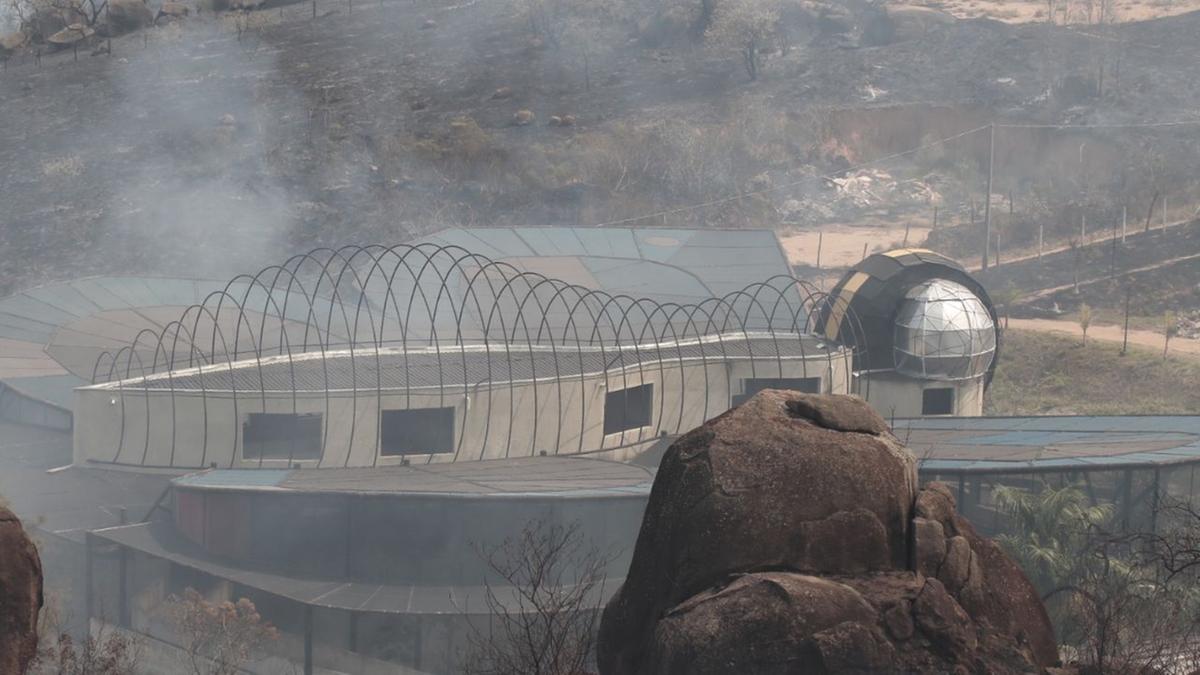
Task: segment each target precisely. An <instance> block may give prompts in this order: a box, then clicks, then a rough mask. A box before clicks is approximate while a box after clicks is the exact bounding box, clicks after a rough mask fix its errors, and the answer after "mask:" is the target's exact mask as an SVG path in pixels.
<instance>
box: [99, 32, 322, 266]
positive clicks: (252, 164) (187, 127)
mask: <svg viewBox="0 0 1200 675" xmlns="http://www.w3.org/2000/svg"><path fill="white" fill-rule="evenodd" d="M153 35H154V37H155V40H154V42H153V43H150V42H149V40H147V44H146V46H145V47H144V48H142V49H138V46H137V44H136V42H134V43H133V45H131V46H132V49H129V47H128V46H127V47H126V50H125V51H126V53H127V54H128V55H127V56H125V55H123V56H122V57H121V58H119V59H117V69H116V71H115V72H114V73H113V74H112V75H111V76H110V77H111V79H112V81H113V82H114V83H115V92H114V94H115V95H114V96H113V105H112V106H110V107H107V109H106V110H105V113H104V116H103V117H101V118H100V120H99V121H98V122H97V123H96V127H95V129H94V132H95V133H96V134H98V135H99V136H100V137H102V138H105V139H109V143H110V144H111V146H110V148H109V152H108V158H107V159H106V160H105V161H104V163H105V164H106V165H109V166H108V168H109V170H110V171H112V172H113V173H115V174H116V175H115V176H112V175H110V176H108V179H109V180H108V181H106V182H108V183H110V184H111V185H112V186H113V189H112V191H111V193H110V195H109V198H108V208H107V209H106V210H105V216H104V218H103V219H102V222H101V223H100V225H99V228H100V232H101V233H102V234H101V235H100V236H102V237H104V238H105V241H103V242H101V248H103V249H105V250H108V251H110V252H111V253H112V254H114V255H117V256H119V257H121V258H123V259H127V260H129V263H130V264H131V265H133V266H135V268H143V269H144V268H147V267H150V268H153V267H157V266H158V265H160V264H161V265H162V267H163V268H165V269H159V270H158V271H161V272H168V273H170V272H179V273H182V274H183V275H184V276H200V277H211V278H224V277H228V276H229V275H230V274H231V273H236V272H243V271H248V270H252V269H253V268H256V267H258V266H261V265H262V264H265V263H266V262H267V261H273V260H276V259H278V258H279V257H280V256H281V253H282V252H283V251H284V250H285V249H286V248H287V244H288V241H289V239H290V234H291V231H292V229H293V227H294V226H295V222H296V218H295V214H294V206H293V205H294V204H295V203H297V202H298V201H302V197H299V198H298V195H295V194H292V191H291V190H289V189H288V187H287V186H285V185H283V184H282V183H281V182H280V180H279V179H278V178H277V172H276V171H275V170H274V169H273V167H272V166H271V159H270V154H271V152H272V151H273V150H274V149H276V148H278V147H279V145H280V144H281V143H282V142H283V139H284V138H285V137H286V134H287V131H288V121H289V118H290V117H295V116H297V112H296V111H298V110H303V108H304V106H303V99H302V97H301V96H300V95H298V94H296V93H295V92H293V91H292V90H290V89H289V88H288V87H286V86H282V85H281V83H280V82H279V78H278V77H277V74H278V66H277V62H276V56H275V55H274V54H272V53H270V52H269V50H265V49H263V45H261V44H253V45H248V44H246V43H245V42H244V41H239V40H238V38H237V36H236V34H234V33H231V31H229V30H228V29H222V27H221V26H219V25H218V24H217V23H216V22H215V20H209V21H204V20H192V21H191V23H190V24H189V25H188V26H187V29H186V30H180V29H178V28H167V29H163V30H156V31H153ZM129 42H130V41H128V40H127V41H126V44H127V45H128V43H129ZM264 52H266V53H264ZM268 93H269V96H270V98H271V100H272V106H271V107H269V108H268V107H265V106H262V105H260V104H259V102H260V101H262V100H263V99H264V98H265V97H266V96H267V95H268ZM158 261H161V262H158Z"/></svg>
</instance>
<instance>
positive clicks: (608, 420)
mask: <svg viewBox="0 0 1200 675" xmlns="http://www.w3.org/2000/svg"><path fill="white" fill-rule="evenodd" d="M653 401H654V385H653V384H643V385H640V386H637V387H630V388H628V389H622V390H620V391H610V392H608V393H607V394H605V395H604V433H605V435H608V434H616V433H620V432H622V431H628V430H629V429H638V428H641V427H648V426H650V420H651V419H652V415H651V413H652V410H651V406H652V404H653Z"/></svg>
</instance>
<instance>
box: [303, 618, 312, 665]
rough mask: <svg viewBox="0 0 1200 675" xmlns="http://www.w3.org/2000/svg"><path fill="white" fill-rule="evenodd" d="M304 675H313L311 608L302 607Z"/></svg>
mask: <svg viewBox="0 0 1200 675" xmlns="http://www.w3.org/2000/svg"><path fill="white" fill-rule="evenodd" d="M304 675H313V608H312V605H305V606H304Z"/></svg>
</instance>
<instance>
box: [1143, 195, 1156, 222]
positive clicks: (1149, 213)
mask: <svg viewBox="0 0 1200 675" xmlns="http://www.w3.org/2000/svg"><path fill="white" fill-rule="evenodd" d="M1157 204H1158V191H1157V190H1155V191H1154V196H1153V197H1151V198H1150V208H1148V209H1146V227H1145V230H1144V231H1145V232H1149V231H1150V219H1151V218H1153V217H1154V207H1155V206H1156V205H1157Z"/></svg>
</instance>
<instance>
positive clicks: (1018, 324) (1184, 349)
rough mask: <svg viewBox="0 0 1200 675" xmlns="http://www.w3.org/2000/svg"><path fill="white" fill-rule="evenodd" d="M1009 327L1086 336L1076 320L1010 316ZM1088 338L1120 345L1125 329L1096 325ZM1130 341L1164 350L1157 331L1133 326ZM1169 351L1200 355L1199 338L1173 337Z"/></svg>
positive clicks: (1090, 328)
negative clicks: (1136, 328)
mask: <svg viewBox="0 0 1200 675" xmlns="http://www.w3.org/2000/svg"><path fill="white" fill-rule="evenodd" d="M1008 326H1009V327H1010V328H1016V329H1019V330H1032V331H1038V332H1041V333H1057V334H1060V335H1071V336H1074V337H1077V338H1080V339H1083V331H1082V330H1081V329H1080V328H1079V324H1077V323H1075V322H1074V321H1060V320H1057V319H1010V320H1009V322H1008ZM1088 339H1089V340H1100V341H1102V342H1115V343H1117V344H1121V341H1122V330H1121V327H1120V326H1109V325H1093V326H1091V327H1089V328H1088ZM1129 344H1131V345H1137V346H1139V347H1145V348H1148V349H1154V350H1156V351H1158V352H1159V353H1162V348H1163V335H1162V333H1159V332H1157V331H1152V330H1134V329H1132V328H1131V329H1130V330H1129ZM1169 353H1170V354H1172V355H1175V356H1179V355H1181V354H1186V355H1188V356H1197V357H1200V340H1192V339H1188V338H1173V339H1172V340H1171V347H1170V350H1169Z"/></svg>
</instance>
